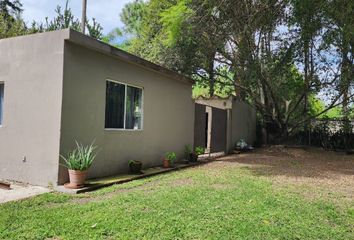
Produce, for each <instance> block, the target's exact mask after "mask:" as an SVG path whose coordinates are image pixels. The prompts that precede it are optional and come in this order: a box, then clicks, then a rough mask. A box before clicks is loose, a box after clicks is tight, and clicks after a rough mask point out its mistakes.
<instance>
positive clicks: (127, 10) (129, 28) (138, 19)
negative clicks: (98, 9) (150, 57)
mask: <svg viewBox="0 0 354 240" xmlns="http://www.w3.org/2000/svg"><path fill="white" fill-rule="evenodd" d="M145 14H146V3H145V2H144V1H143V0H134V1H133V2H130V3H127V4H126V5H125V7H124V8H123V10H122V13H121V14H120V19H121V21H122V22H123V23H124V25H125V27H124V29H123V31H124V32H126V33H128V34H132V35H133V36H139V34H140V33H141V32H142V28H143V18H144V16H145Z"/></svg>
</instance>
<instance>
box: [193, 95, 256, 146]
mask: <svg viewBox="0 0 354 240" xmlns="http://www.w3.org/2000/svg"><path fill="white" fill-rule="evenodd" d="M195 103H196V110H195V126H194V127H195V129H194V131H195V132H194V144H195V145H197V146H204V147H205V148H206V150H207V152H211V153H215V152H226V153H232V151H233V150H234V149H235V146H236V143H237V142H238V141H240V140H241V139H243V140H245V141H246V142H247V143H248V144H251V145H254V143H255V141H256V110H255V109H254V108H253V107H252V106H250V105H249V104H247V103H245V102H242V101H240V100H238V99H237V98H236V97H229V98H220V97H217V96H214V97H212V98H203V97H199V98H197V99H196V100H195Z"/></svg>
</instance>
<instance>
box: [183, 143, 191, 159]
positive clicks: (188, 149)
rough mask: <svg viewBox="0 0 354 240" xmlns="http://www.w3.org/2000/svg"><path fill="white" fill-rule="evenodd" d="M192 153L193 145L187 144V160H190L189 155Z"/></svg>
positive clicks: (185, 151)
mask: <svg viewBox="0 0 354 240" xmlns="http://www.w3.org/2000/svg"><path fill="white" fill-rule="evenodd" d="M192 152H193V148H192V145H190V144H187V145H185V146H184V154H185V157H186V159H188V157H189V154H191V153H192Z"/></svg>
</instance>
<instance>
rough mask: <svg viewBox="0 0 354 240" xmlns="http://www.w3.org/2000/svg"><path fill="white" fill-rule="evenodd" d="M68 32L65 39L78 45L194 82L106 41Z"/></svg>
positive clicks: (172, 76)
mask: <svg viewBox="0 0 354 240" xmlns="http://www.w3.org/2000/svg"><path fill="white" fill-rule="evenodd" d="M67 30H68V32H69V34H68V37H67V38H66V40H67V41H69V42H72V43H75V44H78V45H80V46H83V47H86V48H89V49H92V50H95V51H98V52H101V53H104V54H108V55H110V56H113V57H117V58H119V59H121V60H123V61H126V62H129V63H132V64H136V65H138V66H141V67H144V68H146V69H149V70H153V71H154V72H157V73H160V74H163V75H165V76H167V77H170V78H172V79H174V80H177V81H180V82H184V83H187V84H194V83H195V81H194V80H193V79H191V78H189V77H187V76H184V75H182V74H180V73H177V72H174V71H172V70H170V69H167V68H165V67H162V66H160V65H157V64H155V63H152V62H150V61H148V60H145V59H143V58H140V57H138V56H135V55H133V54H130V53H128V52H126V51H123V50H121V49H119V48H116V47H114V46H111V45H109V44H107V43H104V42H102V41H99V40H96V39H94V38H91V37H89V36H86V35H84V34H82V33H80V32H77V31H75V30H72V29H67Z"/></svg>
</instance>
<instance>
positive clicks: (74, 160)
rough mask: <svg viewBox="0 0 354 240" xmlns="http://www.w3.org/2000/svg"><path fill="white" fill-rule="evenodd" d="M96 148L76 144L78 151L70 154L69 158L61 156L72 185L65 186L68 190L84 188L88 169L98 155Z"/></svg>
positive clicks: (75, 150)
mask: <svg viewBox="0 0 354 240" xmlns="http://www.w3.org/2000/svg"><path fill="white" fill-rule="evenodd" d="M95 149H96V147H95V146H93V145H92V144H91V145H89V146H83V145H82V144H79V143H78V142H76V149H74V150H73V151H71V152H69V153H68V155H67V157H64V156H61V157H62V158H63V159H64V161H65V164H64V166H65V167H67V168H68V172H69V180H70V183H67V184H65V185H64V186H65V187H66V188H70V189H77V188H82V187H84V184H85V180H86V176H87V172H88V169H89V168H90V167H91V165H92V163H93V161H94V159H95V157H96V155H95V153H94V152H95Z"/></svg>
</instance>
